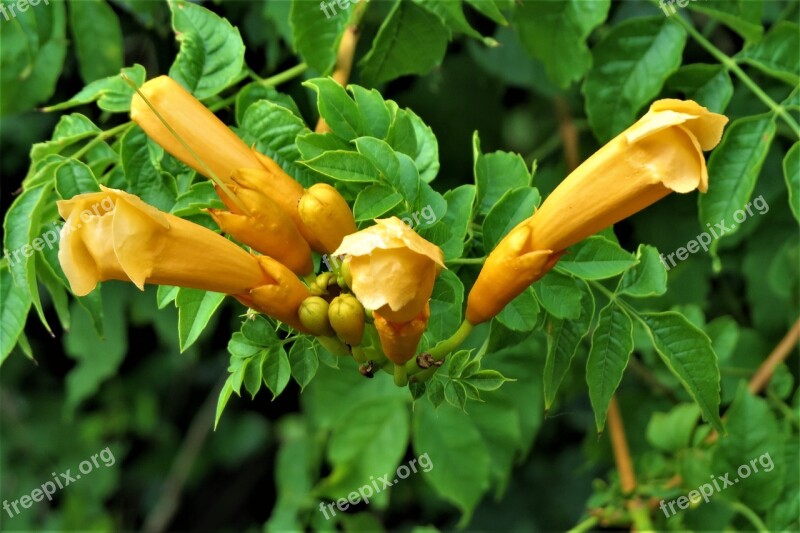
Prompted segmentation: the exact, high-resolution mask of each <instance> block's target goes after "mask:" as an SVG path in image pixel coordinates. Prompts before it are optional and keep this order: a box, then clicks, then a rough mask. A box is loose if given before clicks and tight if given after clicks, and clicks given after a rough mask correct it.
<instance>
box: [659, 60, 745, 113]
mask: <svg viewBox="0 0 800 533" xmlns="http://www.w3.org/2000/svg"><path fill="white" fill-rule="evenodd" d="M667 87H668V88H670V89H672V90H674V91H679V92H681V93H683V95H684V97H685V98H686V99H687V100H694V101H695V102H697V103H698V104H700V105H702V106H704V107H707V108H708V109H709V111H713V112H714V113H723V112H724V111H725V109H726V108H727V107H728V102H730V101H731V97H732V96H733V83H732V82H731V76H730V74H728V71H727V70H726V69H725V67H723V66H721V65H703V64H700V63H695V64H692V65H684V66H682V67H681V68H679V69H678V70H677V71H676V72H675V73H674V74H673V75H672V76H670V77H669V79H668V80H667Z"/></svg>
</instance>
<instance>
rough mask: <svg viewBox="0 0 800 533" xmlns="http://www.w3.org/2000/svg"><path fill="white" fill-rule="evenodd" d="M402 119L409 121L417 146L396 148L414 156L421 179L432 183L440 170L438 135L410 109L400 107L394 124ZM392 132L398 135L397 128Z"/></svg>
mask: <svg viewBox="0 0 800 533" xmlns="http://www.w3.org/2000/svg"><path fill="white" fill-rule="evenodd" d="M401 121H402V122H406V121H407V122H408V123H409V124H410V125H411V128H412V129H413V130H414V140H415V142H416V147H415V148H414V150H404V149H403V148H402V147H397V148H396V149H397V150H399V151H401V152H403V153H404V154H406V155H408V156H410V157H413V158H414V164H415V165H416V166H417V170H419V177H420V179H422V181H424V182H425V183H430V182H431V181H433V180H434V178H436V174H437V173H438V172H439V143H438V141H437V140H436V135H434V134H433V130H432V129H431V128H430V126H428V125H427V124H425V123H424V122H423V121H422V119H421V118H419V117H418V116H417V115H416V114H415V113H414V112H413V111H411V110H410V109H398V110H397V112H396V114H395V122H394V123H393V124H392V125H393V126H396V125H397V124H398V123H400V122H401ZM391 133H394V134H395V135H396V133H397V131H396V129H395V130H394V131H393V132H391ZM387 138H388V137H387Z"/></svg>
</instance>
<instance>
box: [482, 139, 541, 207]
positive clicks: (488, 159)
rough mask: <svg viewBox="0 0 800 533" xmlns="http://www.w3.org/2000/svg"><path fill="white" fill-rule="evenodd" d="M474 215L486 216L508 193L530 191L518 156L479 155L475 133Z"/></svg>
mask: <svg viewBox="0 0 800 533" xmlns="http://www.w3.org/2000/svg"><path fill="white" fill-rule="evenodd" d="M472 154H473V158H474V163H475V166H474V172H475V184H476V186H477V199H476V202H477V213H478V214H481V215H486V214H487V213H489V211H490V210H491V209H492V206H494V205H495V204H496V203H497V202H498V200H500V198H501V197H502V196H503V195H504V194H506V191H508V190H509V189H515V188H518V187H529V186H530V184H531V180H532V176H531V174H530V172H528V168H527V166H525V160H523V159H522V157H521V156H520V155H519V154H513V153H510V152H492V153H490V154H484V153H483V152H481V141H480V138H479V137H478V132H477V131H476V132H475V133H474V134H473V136H472Z"/></svg>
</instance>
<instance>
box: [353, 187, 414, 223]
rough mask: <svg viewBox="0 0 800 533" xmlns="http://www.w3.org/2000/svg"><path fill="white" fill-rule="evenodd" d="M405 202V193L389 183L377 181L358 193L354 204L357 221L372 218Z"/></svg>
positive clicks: (354, 214)
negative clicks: (401, 192) (402, 193)
mask: <svg viewBox="0 0 800 533" xmlns="http://www.w3.org/2000/svg"><path fill="white" fill-rule="evenodd" d="M402 202H403V195H401V194H400V193H398V192H396V191H395V190H394V189H392V188H391V187H389V186H387V185H383V184H380V183H376V184H374V185H370V186H369V187H367V188H365V189H363V190H362V191H361V192H360V193H358V197H357V198H356V202H355V204H354V205H353V216H355V219H356V222H363V221H365V220H372V219H374V218H378V217H380V216H381V215H384V214H386V213H388V212H389V211H391V210H392V209H393V208H395V207H397V206H398V205H399V204H401V203H402Z"/></svg>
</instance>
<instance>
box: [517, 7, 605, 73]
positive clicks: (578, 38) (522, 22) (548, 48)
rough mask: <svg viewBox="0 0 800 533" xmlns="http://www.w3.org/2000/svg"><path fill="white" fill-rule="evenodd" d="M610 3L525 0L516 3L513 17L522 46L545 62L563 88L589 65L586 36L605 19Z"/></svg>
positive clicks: (549, 71)
mask: <svg viewBox="0 0 800 533" xmlns="http://www.w3.org/2000/svg"><path fill="white" fill-rule="evenodd" d="M610 6H611V1H610V0H564V1H561V2H541V1H537V0H525V1H523V2H521V3H519V4H518V5H517V9H516V16H515V20H514V21H515V22H516V23H517V25H518V27H519V34H520V39H521V40H522V44H523V45H524V46H525V49H526V50H527V51H528V53H530V54H531V55H532V56H534V57H536V58H537V59H539V60H540V61H542V63H544V66H545V68H546V69H547V75H548V76H549V78H550V79H551V80H553V81H554V82H555V83H556V84H557V85H559V86H560V87H562V88H563V87H568V86H569V85H570V84H571V83H572V82H573V81H577V80H579V79H580V78H581V77H583V75H584V74H585V73H586V71H587V70H588V69H589V67H591V66H592V54H591V52H590V51H589V47H588V46H587V45H586V38H587V37H588V36H589V34H590V33H591V32H592V30H593V29H594V28H596V27H597V26H599V25H600V24H602V23H603V21H605V20H606V17H607V16H608V9H609V7H610Z"/></svg>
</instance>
